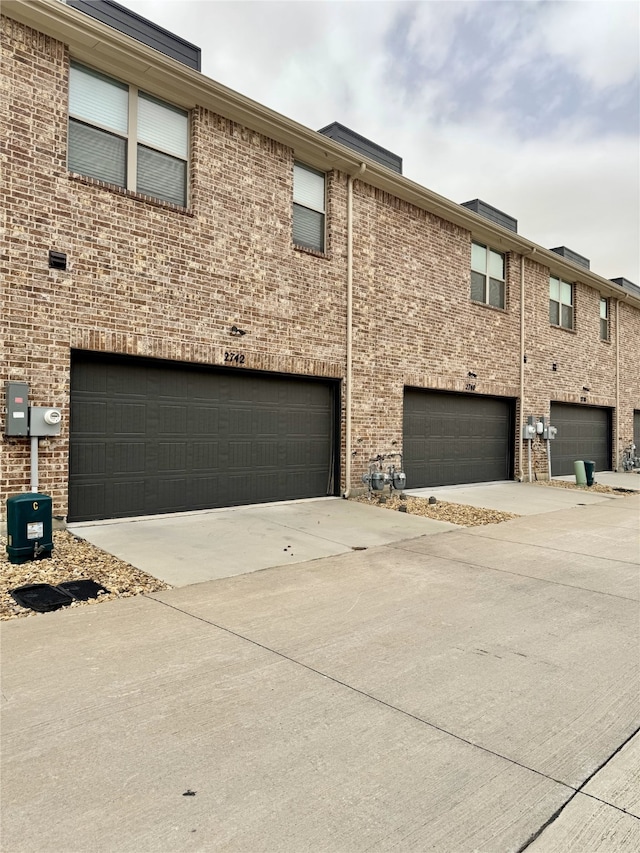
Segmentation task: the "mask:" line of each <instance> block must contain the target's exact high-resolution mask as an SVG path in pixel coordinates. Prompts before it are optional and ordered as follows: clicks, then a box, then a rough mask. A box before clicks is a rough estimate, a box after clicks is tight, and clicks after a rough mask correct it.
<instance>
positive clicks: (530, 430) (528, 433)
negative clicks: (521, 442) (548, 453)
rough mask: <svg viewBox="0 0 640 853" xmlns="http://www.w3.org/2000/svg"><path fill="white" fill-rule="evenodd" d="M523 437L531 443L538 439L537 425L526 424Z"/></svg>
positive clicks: (523, 428)
mask: <svg viewBox="0 0 640 853" xmlns="http://www.w3.org/2000/svg"><path fill="white" fill-rule="evenodd" d="M522 437H523V438H524V439H526V440H528V441H531V440H532V439H534V438H535V437H536V425H535V424H525V425H524V426H523V427H522Z"/></svg>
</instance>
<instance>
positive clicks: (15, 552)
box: [7, 492, 53, 563]
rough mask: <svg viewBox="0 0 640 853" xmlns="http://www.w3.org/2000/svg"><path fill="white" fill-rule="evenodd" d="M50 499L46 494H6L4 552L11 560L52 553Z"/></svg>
mask: <svg viewBox="0 0 640 853" xmlns="http://www.w3.org/2000/svg"><path fill="white" fill-rule="evenodd" d="M52 531H53V517H52V501H51V498H50V496H49V495H41V494H39V493H37V492H27V493H25V494H22V495H13V496H12V497H10V498H7V554H8V555H9V562H10V563H26V562H27V561H28V560H42V559H45V558H47V557H50V556H51V551H52V550H53V532H52Z"/></svg>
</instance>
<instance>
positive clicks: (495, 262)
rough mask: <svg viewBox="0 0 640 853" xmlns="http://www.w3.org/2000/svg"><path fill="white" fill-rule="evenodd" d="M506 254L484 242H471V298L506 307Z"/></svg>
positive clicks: (497, 306) (496, 306)
mask: <svg viewBox="0 0 640 853" xmlns="http://www.w3.org/2000/svg"><path fill="white" fill-rule="evenodd" d="M504 283H505V279H504V255H503V254H501V253H500V252H494V250H493V249H490V248H489V247H488V246H483V245H482V243H472V244H471V298H472V299H473V301H474V302H484V303H485V304H486V305H493V306H494V307H495V308H504V292H505V286H504Z"/></svg>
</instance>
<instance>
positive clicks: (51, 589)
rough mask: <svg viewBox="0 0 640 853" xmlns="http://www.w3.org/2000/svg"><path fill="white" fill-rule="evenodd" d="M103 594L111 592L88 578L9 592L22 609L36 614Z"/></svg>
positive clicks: (34, 585)
mask: <svg viewBox="0 0 640 853" xmlns="http://www.w3.org/2000/svg"><path fill="white" fill-rule="evenodd" d="M101 592H105V593H106V592H109V590H108V589H105V588H104V587H103V586H101V585H100V584H99V583H96V581H93V580H90V579H88V578H85V579H82V580H77V581H64V583H61V584H58V586H52V585H51V584H50V583H33V584H28V585H27V586H20V587H18V588H17V589H11V590H9V594H10V595H11V597H12V598H13V600H14V601H15V602H17V604H19V605H20V607H28V608H29V609H30V610H35V611H36V613H49V612H50V611H51V610H59V609H60V608H61V607H66V606H67V605H68V604H71V602H72V601H89V599H91V598H97V597H98V595H99V594H100V593H101Z"/></svg>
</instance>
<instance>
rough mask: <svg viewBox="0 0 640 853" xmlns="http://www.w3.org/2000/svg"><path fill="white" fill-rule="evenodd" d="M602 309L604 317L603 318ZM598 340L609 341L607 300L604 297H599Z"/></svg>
mask: <svg viewBox="0 0 640 853" xmlns="http://www.w3.org/2000/svg"><path fill="white" fill-rule="evenodd" d="M603 308H604V316H603ZM600 340H601V341H609V340H610V330H609V300H608V299H607V298H606V297H605V296H601V297H600Z"/></svg>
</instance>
